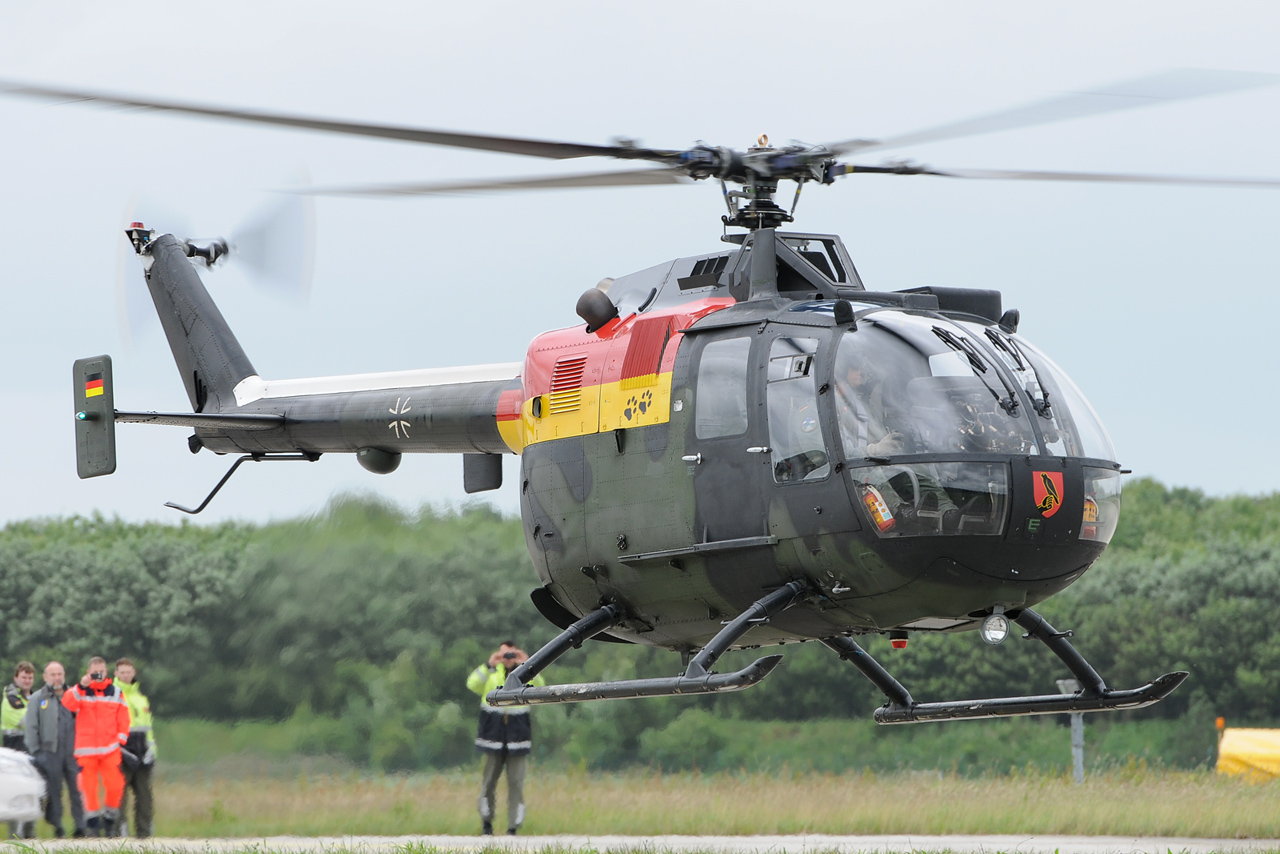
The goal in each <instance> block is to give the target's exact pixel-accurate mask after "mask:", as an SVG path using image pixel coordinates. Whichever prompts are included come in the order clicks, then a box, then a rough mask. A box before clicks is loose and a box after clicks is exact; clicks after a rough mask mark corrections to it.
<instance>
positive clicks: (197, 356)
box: [143, 234, 257, 412]
mask: <svg viewBox="0 0 1280 854" xmlns="http://www.w3.org/2000/svg"><path fill="white" fill-rule="evenodd" d="M143 251H144V252H145V254H146V255H149V256H150V258H149V259H148V258H144V263H146V262H148V261H149V262H150V263H147V264H146V270H147V287H148V288H149V289H150V291H151V299H152V301H154V302H155V305H156V312H157V313H158V314H159V315H160V323H161V325H163V326H164V334H165V337H167V338H168V339H169V349H170V350H172V351H173V359H174V361H175V362H177V365H178V373H179V374H180V375H181V376H182V383H183V385H184V386H185V387H186V389H187V397H189V398H190V399H191V408H192V410H193V411H195V412H225V411H228V410H231V409H234V408H235V406H236V401H235V395H234V394H233V389H235V387H236V384H237V383H239V382H240V381H241V380H242V379H244V378H245V377H249V376H254V375H255V374H257V371H255V370H254V369H253V365H252V364H251V363H250V362H249V357H248V356H246V355H245V353H244V350H243V349H242V348H241V347H240V342H239V341H237V340H236V337H235V335H233V334H232V332H231V327H229V326H228V325H227V321H226V320H225V319H223V317H222V312H220V311H219V310H218V307H217V305H215V304H214V302H213V298H212V297H210V296H209V292H208V291H207V290H205V287H204V283H203V282H201V281H200V276H199V275H198V274H197V273H196V271H195V269H194V268H193V267H192V265H191V261H190V260H188V257H187V244H186V243H184V242H183V241H181V240H178V239H177V238H175V237H174V236H173V235H171V234H165V235H161V236H160V237H157V238H156V239H155V240H153V241H151V242H150V243H149V244H148V245H147V246H146V248H145V249H144V250H143Z"/></svg>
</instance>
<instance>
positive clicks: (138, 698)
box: [116, 682, 156, 765]
mask: <svg viewBox="0 0 1280 854" xmlns="http://www.w3.org/2000/svg"><path fill="white" fill-rule="evenodd" d="M116 687H117V688H119V689H120V693H121V694H122V695H123V696H124V701H125V702H126V703H128V704H129V740H128V741H127V742H125V749H126V750H128V751H129V752H130V753H132V754H133V755H134V756H137V757H138V759H140V760H142V761H143V762H144V763H146V764H148V765H150V764H151V763H152V762H155V760H156V734H155V732H154V731H153V730H152V723H151V701H150V700H148V699H147V695H146V694H143V693H142V689H141V688H140V687H139V686H138V683H137V682H133V683H130V684H128V685H126V684H124V683H123V682H117V683H116Z"/></svg>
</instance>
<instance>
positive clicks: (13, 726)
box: [0, 684, 27, 739]
mask: <svg viewBox="0 0 1280 854" xmlns="http://www.w3.org/2000/svg"><path fill="white" fill-rule="evenodd" d="M26 713H27V695H26V694H24V693H22V689H21V688H19V687H18V686H17V685H13V684H10V685H9V687H7V688H5V689H4V699H3V700H0V729H2V730H4V736H5V738H6V739H8V738H20V737H21V736H22V718H23V716H24V715H25V714H26Z"/></svg>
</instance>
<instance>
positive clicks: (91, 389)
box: [84, 371, 102, 397]
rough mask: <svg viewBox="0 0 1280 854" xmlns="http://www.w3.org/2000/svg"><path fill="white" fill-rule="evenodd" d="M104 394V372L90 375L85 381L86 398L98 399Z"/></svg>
mask: <svg viewBox="0 0 1280 854" xmlns="http://www.w3.org/2000/svg"><path fill="white" fill-rule="evenodd" d="M101 394H102V372H101V371H98V372H96V373H92V374H89V376H87V377H85V380H84V396H85V397H98V396H99V395H101Z"/></svg>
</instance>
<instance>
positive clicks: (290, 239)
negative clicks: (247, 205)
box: [231, 193, 316, 302]
mask: <svg viewBox="0 0 1280 854" xmlns="http://www.w3.org/2000/svg"><path fill="white" fill-rule="evenodd" d="M315 231H316V217H315V201H314V199H313V198H312V197H311V196H309V195H305V194H303V193H297V194H287V195H283V196H282V197H281V198H279V199H277V200H275V201H273V202H271V203H270V204H269V205H265V206H263V207H262V208H260V209H259V210H257V211H256V212H254V213H253V214H252V215H250V217H249V218H248V219H247V220H246V221H245V222H244V224H243V225H241V226H240V228H238V229H236V231H235V232H233V236H232V239H231V244H232V246H233V256H234V257H233V263H238V264H241V265H243V266H244V267H245V269H246V273H247V276H248V277H249V278H251V279H252V280H253V283H254V285H255V286H257V287H259V288H262V289H263V290H265V291H267V292H269V293H274V294H276V295H278V296H283V297H287V298H290V299H297V300H301V301H304V302H305V301H306V299H307V296H308V295H309V294H310V292H311V276H312V272H313V269H314V265H315Z"/></svg>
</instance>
